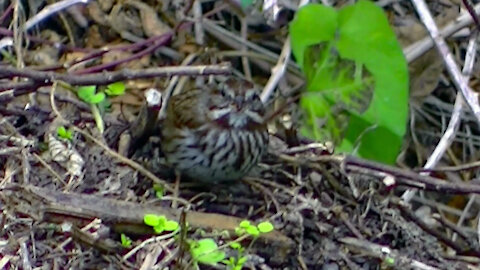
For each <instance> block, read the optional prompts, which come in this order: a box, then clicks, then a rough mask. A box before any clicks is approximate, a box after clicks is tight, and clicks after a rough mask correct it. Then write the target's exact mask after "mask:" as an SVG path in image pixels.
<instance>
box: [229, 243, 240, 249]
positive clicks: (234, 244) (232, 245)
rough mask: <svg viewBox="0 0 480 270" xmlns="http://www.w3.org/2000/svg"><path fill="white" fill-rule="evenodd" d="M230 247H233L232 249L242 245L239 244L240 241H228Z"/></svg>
mask: <svg viewBox="0 0 480 270" xmlns="http://www.w3.org/2000/svg"><path fill="white" fill-rule="evenodd" d="M230 247H231V248H233V249H239V248H241V247H242V245H240V243H238V242H232V243H230Z"/></svg>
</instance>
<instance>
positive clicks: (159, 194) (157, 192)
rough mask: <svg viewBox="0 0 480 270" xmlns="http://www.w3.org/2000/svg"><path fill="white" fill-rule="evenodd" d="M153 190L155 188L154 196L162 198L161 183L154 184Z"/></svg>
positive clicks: (163, 191)
mask: <svg viewBox="0 0 480 270" xmlns="http://www.w3.org/2000/svg"><path fill="white" fill-rule="evenodd" d="M153 190H155V196H156V197H157V198H159V199H161V198H163V196H164V195H165V188H164V187H163V186H162V185H159V184H154V185H153Z"/></svg>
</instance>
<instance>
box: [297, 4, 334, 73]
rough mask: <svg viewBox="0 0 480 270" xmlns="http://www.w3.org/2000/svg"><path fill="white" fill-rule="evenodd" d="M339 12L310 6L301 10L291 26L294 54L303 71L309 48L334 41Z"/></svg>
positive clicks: (315, 5) (323, 7) (316, 5)
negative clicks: (305, 56)
mask: <svg viewBox="0 0 480 270" xmlns="http://www.w3.org/2000/svg"><path fill="white" fill-rule="evenodd" d="M337 16H338V14H337V12H336V11H335V9H334V8H331V7H327V6H323V5H318V4H310V5H306V6H304V7H302V8H300V9H299V10H298V11H297V14H296V16H295V18H294V20H293V21H292V23H291V25H290V40H291V45H292V52H293V54H294V55H295V58H296V61H297V63H298V65H299V66H300V67H301V68H302V69H303V68H304V65H303V61H304V54H305V51H306V49H307V48H308V47H310V46H312V45H315V44H318V43H320V42H323V41H330V40H333V39H334V37H335V32H336V31H337V23H338V22H337Z"/></svg>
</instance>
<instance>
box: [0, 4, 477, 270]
mask: <svg viewBox="0 0 480 270" xmlns="http://www.w3.org/2000/svg"><path fill="white" fill-rule="evenodd" d="M63 2H64V3H70V4H72V3H74V2H78V3H79V4H76V5H73V6H70V7H69V8H68V9H63V10H60V11H55V10H53V8H54V7H55V5H54V4H55V1H3V2H0V36H1V38H2V39H1V40H0V46H1V53H2V63H1V65H0V209H1V210H2V212H1V214H0V224H1V231H0V269H233V268H227V267H226V266H225V264H221V263H220V264H217V265H205V264H198V265H197V264H196V263H195V262H194V261H193V259H192V256H191V253H190V252H189V245H191V244H192V243H193V242H195V241H198V240H200V239H205V238H211V239H213V240H214V241H215V242H216V243H217V245H218V246H220V249H221V250H222V252H225V255H226V258H239V257H242V256H245V258H246V259H247V260H246V262H245V263H244V265H243V268H242V269H322V270H326V269H332V270H335V269H480V246H479V234H478V228H480V227H479V226H480V225H479V222H478V220H479V216H478V210H479V203H478V199H477V196H476V195H475V194H479V193H480V186H479V185H478V180H477V171H478V170H477V169H476V168H477V167H478V166H479V165H478V164H476V163H475V161H476V160H478V157H479V155H478V153H479V151H478V148H479V143H478V141H479V137H478V135H479V134H480V130H479V128H478V123H477V120H476V118H475V116H474V115H473V114H472V113H471V112H470V111H469V110H468V108H467V107H466V106H464V108H465V110H464V112H463V115H462V118H461V119H462V123H461V125H460V127H459V129H458V130H457V131H456V133H455V134H456V137H455V140H453V143H452V144H451V146H450V147H449V148H448V149H447V152H446V153H445V154H444V155H443V157H442V158H441V159H440V160H439V163H438V167H445V166H450V167H449V169H448V170H447V169H445V170H436V171H433V172H430V174H427V173H425V172H421V171H420V169H419V168H422V167H423V166H424V164H425V162H426V160H427V159H428V158H429V156H430V155H431V154H432V152H433V150H434V149H435V147H436V146H437V144H438V142H439V140H440V138H441V137H442V134H443V132H445V130H446V128H447V124H448V121H450V118H451V115H452V112H453V110H454V105H453V104H454V103H455V99H456V93H457V90H456V88H455V86H454V84H453V83H452V82H451V80H450V77H449V75H448V73H447V71H446V70H445V69H444V65H443V62H442V57H441V56H440V55H439V54H438V53H437V52H436V51H435V50H434V49H432V50H429V51H426V52H423V53H420V55H419V56H418V57H415V58H412V59H409V69H410V81H411V82H410V92H411V94H410V96H411V97H410V123H409V131H408V134H407V136H406V137H405V141H404V146H403V150H402V153H401V154H400V155H399V157H398V159H397V164H396V166H387V165H383V164H380V163H376V162H372V161H367V160H363V159H360V158H357V157H354V156H350V155H339V154H334V151H333V149H334V147H333V146H332V144H331V143H319V142H313V141H311V140H309V139H307V138H305V137H303V136H302V135H301V134H300V132H299V130H300V125H301V121H300V120H299V119H301V117H302V114H301V110H300V108H299V106H298V102H296V99H295V98H294V97H296V96H297V95H298V94H299V93H301V90H302V87H303V86H304V83H305V79H304V77H303V76H302V74H301V71H300V69H299V68H298V67H297V66H296V65H295V64H294V62H293V61H292V62H291V63H289V64H288V65H287V69H286V75H285V76H284V78H283V79H282V80H280V82H279V83H278V87H277V91H275V92H274V93H273V94H272V97H271V98H270V101H269V102H267V110H269V111H271V112H275V111H278V112H279V113H278V114H277V115H276V118H275V119H274V120H273V121H272V122H271V123H270V124H269V132H270V143H269V147H268V153H267V154H266V155H265V156H264V157H263V158H262V161H261V162H260V164H259V165H258V166H256V167H255V168H254V169H253V170H252V171H251V172H250V174H249V175H248V177H245V178H244V179H242V180H241V181H238V182H234V183H225V184H214V185H207V184H205V183H199V182H197V181H194V180H192V179H180V181H179V182H178V181H176V180H178V179H176V176H175V172H174V171H173V170H172V168H169V167H168V166H167V165H166V164H165V160H164V157H163V154H162V153H161V151H160V145H161V140H160V138H159V133H160V131H159V130H160V129H161V128H162V121H161V120H162V119H157V118H156V116H157V115H158V112H159V111H160V112H161V111H162V108H163V107H162V105H164V104H162V103H163V102H160V103H155V101H152V100H149V101H148V102H149V103H147V101H145V100H146V98H145V96H146V93H150V94H147V97H148V98H152V96H151V95H152V93H158V92H161V93H163V94H164V95H165V93H167V92H168V91H172V90H173V89H174V88H179V89H182V88H188V87H190V86H191V85H194V84H195V83H199V82H200V83H201V82H203V81H205V80H208V78H212V77H214V76H229V75H230V74H232V73H233V74H235V75H241V76H247V77H251V78H252V80H253V81H254V82H255V83H256V84H257V85H260V86H262V87H264V86H265V85H266V84H267V82H268V81H269V78H270V76H273V75H274V74H275V72H278V71H276V70H275V69H273V72H272V68H274V67H275V66H276V65H277V61H278V60H279V57H280V55H281V53H282V48H284V46H285V42H286V40H287V37H288V22H289V21H291V20H292V18H293V16H294V14H295V11H296V10H297V8H298V5H299V2H297V1H289V0H287V1H278V2H277V1H274V2H275V3H276V4H278V7H279V8H280V10H281V11H280V13H278V14H277V16H273V15H272V13H271V10H264V11H263V12H261V11H260V9H256V8H250V9H242V7H241V6H240V5H239V3H240V1H233V0H232V1H230V0H229V1H183V0H178V1H177V0H173V1H136V0H128V1H115V0H106V1H89V3H87V4H83V3H80V2H82V1H63ZM83 2H87V1H83ZM323 2H328V3H330V4H331V5H333V6H335V7H341V6H343V5H345V4H348V3H349V2H352V1H323ZM430 2H431V3H430ZM464 2H467V1H457V0H442V1H429V6H428V7H429V9H430V11H431V12H432V14H433V15H434V16H435V20H436V22H437V24H438V26H439V27H440V29H443V28H445V27H447V26H449V25H451V24H454V23H455V22H457V21H458V20H457V18H459V17H461V16H463V17H468V16H470V15H469V14H468V13H466V12H465V6H464V5H465V3H464ZM376 3H377V4H378V5H380V6H381V7H382V8H383V9H384V10H385V12H386V13H387V15H388V18H389V20H390V22H391V24H392V26H393V27H394V28H395V32H396V34H397V36H398V38H399V40H400V43H401V44H402V46H403V48H404V49H405V51H406V49H407V48H410V49H411V48H417V47H416V46H419V45H418V44H419V43H418V41H420V40H422V39H423V38H427V39H428V33H427V32H426V31H425V29H424V28H423V26H422V24H421V22H420V21H419V19H418V18H417V16H416V11H415V9H414V7H413V5H412V4H411V3H410V1H377V2H376ZM460 7H462V13H460V12H459V10H460ZM42 10H43V11H42ZM45 10H46V11H45ZM52 10H53V11H52ZM41 11H42V12H44V11H45V12H50V15H49V16H48V17H46V18H40V17H41V16H40V15H42V14H43V13H42V12H41ZM473 21H475V20H473ZM474 28H475V25H474V23H470V24H467V27H466V28H465V27H464V28H459V29H457V30H455V31H453V33H449V34H448V35H449V36H450V37H449V38H448V39H447V41H448V45H449V46H450V48H451V50H452V52H453V54H454V57H455V59H456V61H457V64H458V65H463V63H464V61H465V57H466V56H465V51H466V48H467V44H468V40H469V38H470V36H471V35H472V33H473V30H474ZM407 58H408V57H407ZM478 71H479V69H478V63H477V62H475V63H474V66H473V72H472V75H471V78H470V85H471V87H472V88H475V87H478V80H477V78H478V74H480V73H479V72H478ZM182 75H188V76H182ZM116 81H121V82H123V83H124V84H125V86H126V89H127V90H126V93H125V94H123V95H121V96H116V97H109V98H108V102H109V104H104V105H105V106H98V107H97V108H100V109H101V110H100V111H99V112H95V109H92V106H91V105H89V104H87V103H85V102H83V101H81V100H80V99H79V98H78V96H77V95H76V94H75V91H76V90H77V89H78V85H96V86H98V87H99V88H101V87H106V85H109V84H111V83H113V82H116ZM152 88H153V89H155V90H151V89H152ZM156 91H157V92H156ZM96 113H99V114H100V115H101V119H102V121H101V122H102V123H103V126H104V132H103V133H101V132H99V130H100V129H99V119H98V118H96ZM154 115H155V116H154ZM60 127H65V128H66V131H67V132H68V131H71V135H72V138H71V139H70V140H65V139H61V138H59V136H58V130H59V128H60ZM452 166H456V167H452ZM462 166H463V167H462ZM405 192H413V193H411V194H412V195H413V197H412V199H411V200H410V201H408V202H406V201H404V200H403V199H402V195H403V194H404V193H405ZM146 214H156V215H161V216H165V217H166V218H167V219H168V220H174V221H177V222H178V223H179V226H180V227H179V230H177V231H174V232H170V231H165V232H163V233H160V234H156V233H155V232H154V230H153V229H152V227H149V226H147V225H145V223H144V216H145V215H146ZM242 220H249V221H250V222H252V223H253V224H258V223H260V222H263V221H269V222H271V223H272V224H273V225H274V228H275V229H274V231H272V232H270V233H266V234H261V235H260V236H259V237H258V238H255V239H254V238H253V237H246V236H243V237H242V238H241V239H239V236H237V235H236V234H235V231H236V228H238V226H239V224H240V223H241V221H242ZM122 235H123V237H128V238H129V239H130V240H131V243H128V244H127V243H123V244H122V240H121V239H122ZM234 240H236V241H237V242H239V243H240V244H241V246H242V247H243V248H244V250H243V251H241V252H239V250H238V249H237V250H236V249H234V248H232V247H231V246H230V245H229V244H231V243H232V241H234ZM236 269H240V268H236Z"/></svg>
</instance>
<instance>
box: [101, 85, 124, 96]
mask: <svg viewBox="0 0 480 270" xmlns="http://www.w3.org/2000/svg"><path fill="white" fill-rule="evenodd" d="M105 93H106V94H107V95H109V96H120V95H123V94H124V93H125V84H124V83H123V82H114V83H112V84H109V85H107V89H105Z"/></svg>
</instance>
